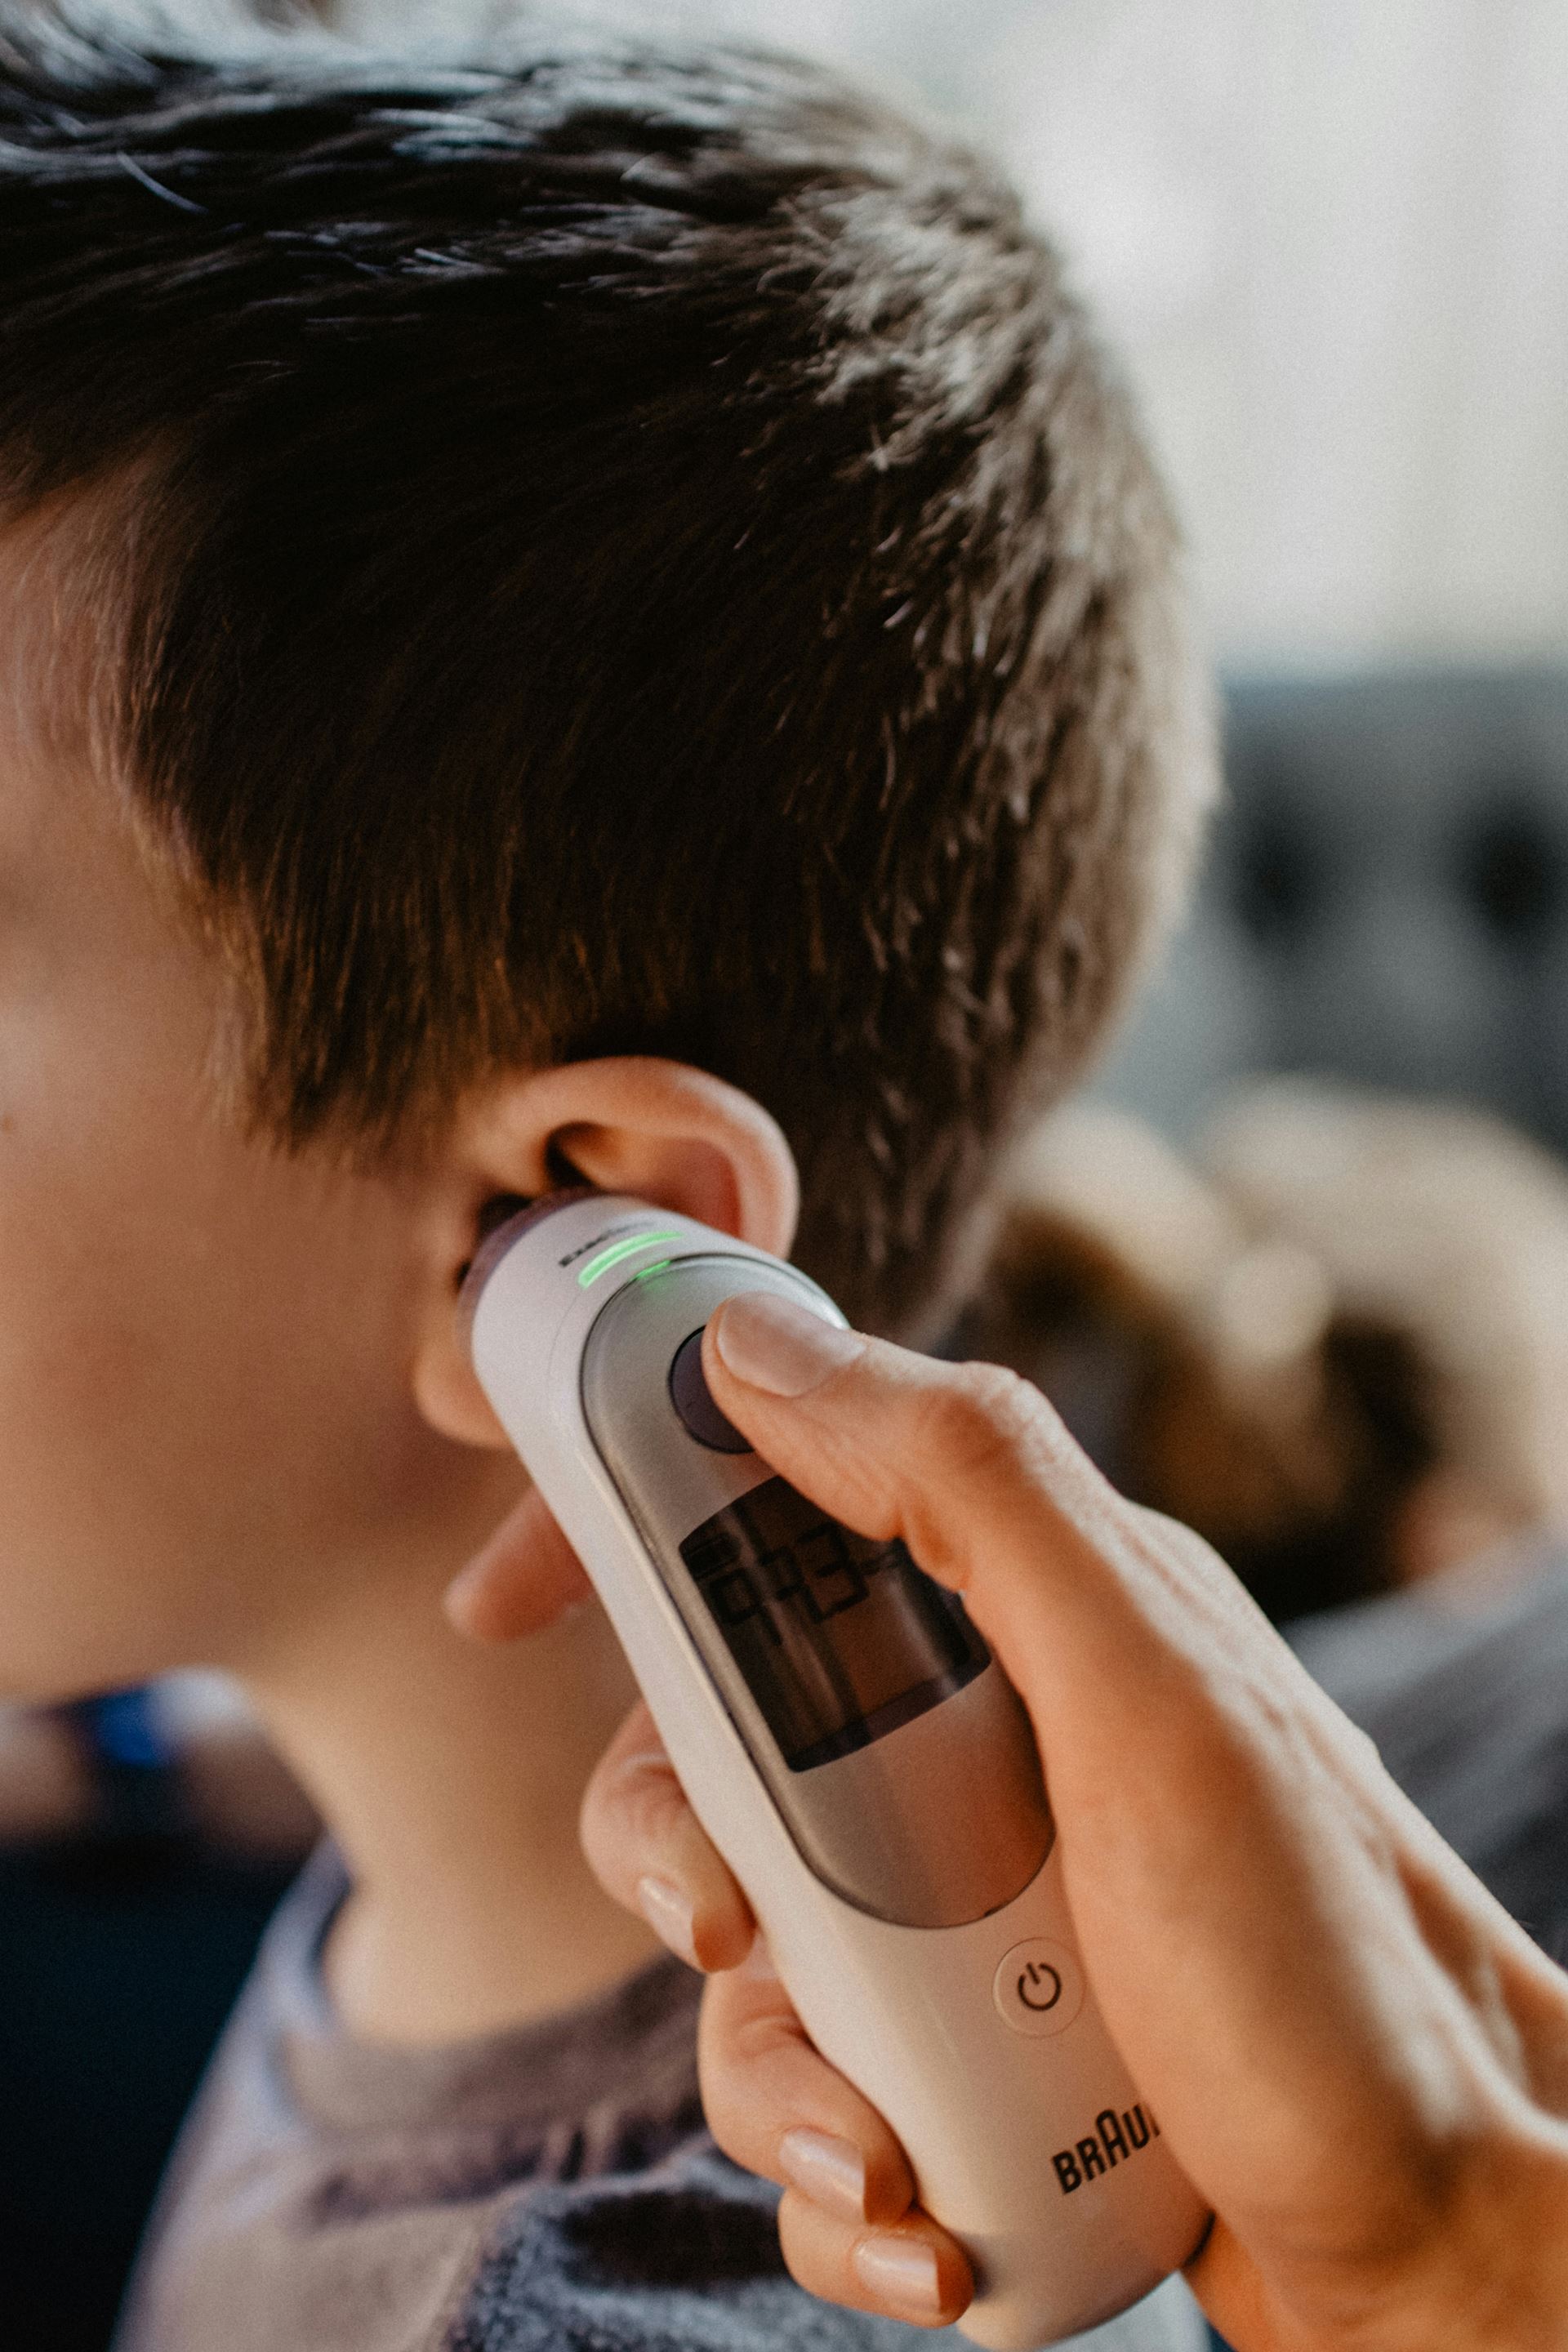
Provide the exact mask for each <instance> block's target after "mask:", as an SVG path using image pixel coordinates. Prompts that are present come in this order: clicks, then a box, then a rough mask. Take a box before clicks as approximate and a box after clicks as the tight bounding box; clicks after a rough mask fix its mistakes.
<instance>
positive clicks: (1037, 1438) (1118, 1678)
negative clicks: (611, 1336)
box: [703, 1292, 1267, 1761]
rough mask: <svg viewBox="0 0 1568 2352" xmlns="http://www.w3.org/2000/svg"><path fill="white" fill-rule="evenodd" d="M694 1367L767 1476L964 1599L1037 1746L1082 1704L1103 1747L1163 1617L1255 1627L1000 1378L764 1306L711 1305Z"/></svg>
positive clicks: (1207, 1559)
mask: <svg viewBox="0 0 1568 2352" xmlns="http://www.w3.org/2000/svg"><path fill="white" fill-rule="evenodd" d="M703 1366H704V1370H705V1371H706V1373H707V1375H708V1381H709V1385H710V1390H711V1391H712V1394H713V1398H714V1402H716V1403H717V1404H718V1405H719V1406H720V1408H721V1411H723V1412H725V1413H727V1414H728V1415H729V1417H730V1418H731V1420H732V1421H733V1422H735V1423H736V1424H737V1425H738V1426H739V1427H740V1428H741V1429H742V1431H743V1433H744V1434H745V1435H746V1436H747V1437H748V1438H749V1439H750V1440H751V1441H752V1444H753V1445H754V1446H755V1447H756V1449H757V1451H758V1453H759V1454H762V1455H763V1459H764V1460H765V1461H767V1462H768V1463H770V1464H771V1465H772V1466H773V1468H774V1469H776V1470H778V1471H779V1472H780V1473H781V1474H782V1475H784V1476H785V1477H787V1478H788V1479H789V1480H790V1481H791V1483H792V1484H793V1485H795V1486H798V1487H799V1488H800V1489H801V1491H802V1492H803V1493H805V1494H806V1495H808V1496H810V1497H811V1499H812V1500H813V1501H814V1502H816V1503H819V1504H820V1505H821V1506H822V1507H824V1509H826V1510H827V1511H830V1512H831V1513H832V1514H833V1516H834V1517H836V1518H838V1519H841V1520H843V1521H844V1522H845V1524H846V1525H847V1526H848V1527H851V1528H855V1529H856V1530H857V1531H858V1533H860V1534H862V1535H866V1536H871V1537H874V1538H878V1539H879V1540H881V1541H887V1540H889V1539H890V1538H893V1537H900V1538H902V1539H903V1541H904V1542H905V1543H906V1544H907V1545H908V1547H909V1549H910V1552H911V1553H912V1554H913V1555H914V1558H915V1559H916V1560H917V1561H918V1562H919V1563H920V1565H921V1568H923V1569H924V1570H926V1571H927V1573H928V1574H930V1575H931V1576H934V1577H935V1578H936V1579H937V1580H939V1582H941V1583H942V1584H945V1585H947V1586H949V1587H950V1588H951V1589H952V1591H957V1592H959V1593H961V1594H962V1595H963V1598H964V1601H965V1602H966V1604H967V1606H968V1608H969V1611H970V1613H971V1615H972V1616H973V1618H974V1621H975V1622H976V1623H977V1624H978V1625H979V1627H980V1629H981V1631H982V1633H984V1635H985V1637H986V1639H987V1641H988V1642H989V1643H990V1644H991V1646H992V1648H993V1649H994V1651H995V1652H996V1654H998V1656H999V1657H1000V1659H1001V1661H1002V1664H1003V1665H1004V1667H1005V1670H1006V1672H1007V1674H1008V1676H1009V1678H1010V1679H1011V1680H1012V1681H1013V1683H1014V1684H1015V1685H1016V1687H1017V1688H1018V1689H1019V1691H1020V1692H1021V1693H1022V1694H1023V1695H1024V1696H1025V1698H1026V1700H1027V1701H1028V1702H1029V1704H1030V1706H1031V1707H1032V1709H1033V1710H1034V1712H1035V1714H1036V1722H1037V1731H1038V1733H1039V1735H1040V1737H1041V1742H1042V1747H1043V1748H1047V1749H1048V1748H1049V1746H1050V1745H1052V1744H1054V1743H1056V1742H1057V1741H1058V1740H1059V1739H1060V1738H1061V1736H1062V1734H1063V1732H1064V1729H1065V1727H1067V1725H1068V1723H1069V1722H1070V1721H1071V1719H1072V1718H1073V1717H1076V1716H1078V1715H1079V1713H1080V1712H1081V1711H1082V1710H1083V1709H1084V1708H1085V1707H1086V1706H1092V1707H1094V1708H1095V1709H1097V1710H1100V1722H1099V1726H1098V1729H1097V1730H1096V1734H1095V1737H1094V1738H1093V1741H1092V1745H1093V1746H1094V1747H1095V1748H1098V1747H1099V1746H1100V1738H1101V1737H1102V1735H1103V1733H1104V1730H1105V1724H1104V1718H1103V1708H1104V1706H1105V1703H1106V1696H1107V1690H1108V1687H1114V1688H1115V1689H1116V1690H1117V1691H1118V1692H1119V1693H1120V1694H1121V1704H1123V1705H1131V1704H1134V1703H1135V1702H1134V1701H1133V1698H1132V1695H1131V1683H1133V1682H1136V1680H1137V1679H1138V1677H1139V1675H1140V1674H1141V1673H1143V1674H1146V1675H1149V1676H1151V1677H1152V1678H1154V1679H1155V1680H1156V1681H1163V1680H1164V1678H1165V1677H1166V1676H1167V1675H1168V1671H1169V1655H1168V1647H1169V1639H1170V1635H1171V1633H1172V1632H1173V1630H1174V1629H1173V1618H1175V1619H1178V1620H1179V1621H1180V1623H1181V1631H1182V1633H1183V1635H1184V1641H1183V1646H1186V1643H1190V1642H1191V1641H1192V1640H1193V1639H1194V1635H1195V1634H1197V1633H1199V1627H1198V1626H1197V1624H1196V1623H1194V1612H1195V1615H1196V1617H1197V1618H1198V1619H1201V1620H1203V1621H1204V1622H1203V1626H1202V1635H1203V1637H1205V1638H1208V1637H1212V1636H1213V1635H1214V1633H1215V1632H1216V1631H1221V1632H1223V1633H1225V1635H1226V1638H1227V1643H1228V1642H1229V1641H1233V1640H1234V1639H1236V1638H1237V1635H1238V1634H1240V1635H1241V1637H1242V1638H1244V1639H1245V1638H1247V1637H1248V1636H1250V1637H1252V1638H1256V1634H1257V1631H1258V1629H1262V1630H1263V1631H1264V1632H1265V1633H1266V1632H1267V1629H1266V1628H1263V1627H1262V1620H1261V1619H1259V1618H1258V1615H1257V1612H1256V1611H1255V1610H1254V1609H1253V1607H1252V1604H1251V1602H1250V1601H1247V1597H1246V1595H1245V1594H1244V1593H1243V1592H1242V1591H1241V1589H1240V1587H1239V1586H1238V1585H1237V1583H1236V1582H1235V1580H1234V1579H1233V1578H1232V1577H1231V1576H1230V1574H1229V1572H1228V1570H1226V1569H1225V1567H1224V1566H1223V1564H1222V1563H1221V1562H1220V1561H1219V1560H1218V1559H1216V1558H1215V1556H1214V1555H1213V1554H1212V1553H1210V1552H1209V1551H1208V1550H1207V1548H1206V1546H1203V1545H1201V1544H1199V1543H1197V1542H1196V1540H1195V1539H1194V1538H1186V1539H1185V1541H1183V1540H1181V1538H1177V1540H1176V1541H1174V1542H1173V1531H1172V1530H1171V1529H1170V1528H1169V1527H1168V1526H1167V1524H1166V1523H1165V1522H1164V1521H1163V1520H1160V1519H1158V1518H1156V1517H1154V1516H1153V1515H1152V1514H1151V1513H1149V1512H1146V1511H1143V1510H1141V1509H1140V1508H1139V1507H1137V1506H1136V1505H1134V1504H1131V1503H1130V1502H1128V1501H1127V1500H1126V1499H1125V1497H1124V1496H1121V1495H1119V1494H1118V1493H1117V1491H1116V1489H1115V1488H1114V1487H1113V1486H1111V1485H1110V1482H1109V1481H1108V1480H1107V1479H1105V1478H1104V1477H1103V1476H1102V1475H1100V1472H1099V1471H1098V1470H1097V1469H1096V1468H1095V1467H1094V1465H1093V1464H1092V1463H1091V1462H1090V1461H1089V1457H1088V1456H1087V1454H1084V1453H1083V1452H1082V1450H1081V1449H1080V1448H1079V1446H1078V1445H1077V1444H1075V1442H1074V1441H1073V1439H1072V1438H1071V1437H1070V1436H1069V1434H1068V1431H1067V1429H1066V1428H1065V1427H1064V1425H1063V1423H1062V1422H1061V1421H1060V1419H1059V1418H1058V1415H1057V1414H1056V1413H1055V1412H1053V1410H1052V1409H1051V1407H1050V1405H1049V1404H1048V1403H1047V1402H1046V1399H1045V1398H1044V1397H1043V1396H1042V1395H1041V1394H1040V1393H1039V1391H1037V1389H1034V1388H1031V1387H1030V1386H1029V1384H1028V1383H1027V1382H1026V1381H1023V1380H1020V1379H1019V1378H1018V1376H1017V1375H1016V1373H1014V1372H1010V1371H1006V1370H1003V1369H1002V1368H1001V1367H999V1366H997V1365H993V1364H946V1363H939V1362H936V1361H933V1360H931V1359H930V1358H927V1357H923V1356H917V1355H913V1354H911V1353H910V1352H909V1351H908V1350H907V1349H902V1348H896V1347H893V1346H891V1345H889V1343H888V1342H887V1341H885V1340H878V1339H866V1338H864V1337H863V1336H862V1335H860V1334H859V1333H858V1332H851V1331H846V1330H843V1329H841V1328H838V1327H837V1326H836V1325H833V1324H830V1323H827V1322H826V1321H825V1320H824V1319H823V1318H822V1317H821V1316H819V1315H817V1314H816V1313H814V1312H813V1311H812V1310H811V1309H810V1308H808V1307H804V1306H799V1305H796V1304H795V1302H794V1301H793V1300H790V1299H785V1298H782V1297H778V1296H777V1295H776V1294H774V1293H771V1292H769V1293H764V1292H744V1293H742V1294H741V1295H740V1296H739V1297H734V1298H731V1299H729V1300H728V1301H726V1303H725V1304H724V1305H723V1306H722V1307H720V1308H719V1309H718V1310H717V1312H716V1313H715V1314H714V1316H713V1318H712V1319H711V1321H710V1324H709V1327H708V1330H707V1333H706V1336H705V1338H704V1342H703ZM1183 1534H1184V1531H1183ZM1216 1621H1217V1622H1216ZM1050 1760H1051V1759H1050V1758H1049V1755H1048V1753H1047V1761H1050Z"/></svg>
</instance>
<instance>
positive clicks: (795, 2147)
mask: <svg viewBox="0 0 1568 2352" xmlns="http://www.w3.org/2000/svg"><path fill="white" fill-rule="evenodd" d="M779 2168H780V2169H781V2171H782V2172H783V2173H784V2179H786V2180H787V2181H788V2182H789V2185H790V2187H791V2188H792V2189H799V2191H800V2193H801V2195H802V2196H803V2197H809V2198H810V2199H811V2201H812V2203H813V2204H814V2205H826V2207H827V2208H828V2210H830V2211H831V2212H834V2213H844V2214H847V2216H848V2218H849V2219H850V2221H864V2220H865V2219H866V2159H865V2158H864V2157H863V2156H862V2155H861V2153H860V2151H859V2149H858V2147H856V2146H855V2145H854V2143H853V2141H851V2140H847V2139H840V2138H839V2137H837V2133H835V2132H820V2131H812V2130H810V2129H809V2128H808V2127H807V2126H805V2125H804V2124H797V2125H796V2126H795V2129H794V2130H793V2131H786V2132H785V2134H784V2137H783V2138H782V2139H781V2140H780V2142H779Z"/></svg>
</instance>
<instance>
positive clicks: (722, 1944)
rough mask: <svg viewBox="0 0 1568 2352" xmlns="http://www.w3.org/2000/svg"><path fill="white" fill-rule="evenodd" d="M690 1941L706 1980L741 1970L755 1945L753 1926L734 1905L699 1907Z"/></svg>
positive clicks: (743, 1912)
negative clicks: (706, 1977) (713, 1907)
mask: <svg viewBox="0 0 1568 2352" xmlns="http://www.w3.org/2000/svg"><path fill="white" fill-rule="evenodd" d="M691 1940H692V1945H693V1948H695V1950H696V1952H697V1956H698V1966H699V1967H700V1969H703V1971H704V1972H705V1973H706V1974H707V1975H709V1976H721V1975H723V1974H725V1973H726V1972H727V1971H728V1970H729V1969H739V1968H743V1967H744V1966H745V1964H746V1962H747V1961H748V1960H749V1959H750V1958H751V1956H752V1948H753V1947H754V1946H755V1944H756V1943H757V1941H758V1937H757V1929H756V1922H755V1921H754V1920H753V1919H752V1916H751V1914H750V1912H749V1911H746V1910H743V1909H742V1907H741V1906H739V1905H738V1904H737V1905H735V1906H725V1907H721V1908H718V1909H711V1908H706V1907H703V1906H699V1907H698V1909H697V1911H696V1913H695V1916H694V1917H693V1920H692V1927H691Z"/></svg>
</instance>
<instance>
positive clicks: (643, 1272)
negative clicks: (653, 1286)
mask: <svg viewBox="0 0 1568 2352" xmlns="http://www.w3.org/2000/svg"><path fill="white" fill-rule="evenodd" d="M674 1264H675V1260H674V1259H673V1258H672V1257H661V1258H660V1259H659V1262H658V1265H639V1266H638V1268H637V1272H636V1274H634V1275H633V1276H632V1280H633V1281H634V1282H651V1281H652V1280H653V1277H654V1276H655V1275H656V1274H662V1273H663V1272H664V1269H665V1267H666V1266H667V1265H674Z"/></svg>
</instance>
